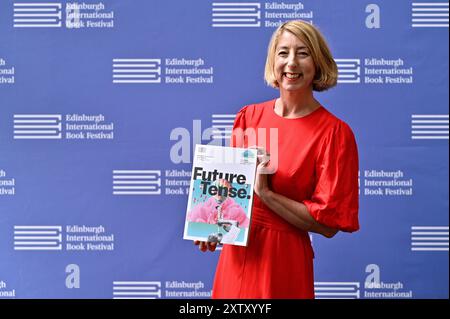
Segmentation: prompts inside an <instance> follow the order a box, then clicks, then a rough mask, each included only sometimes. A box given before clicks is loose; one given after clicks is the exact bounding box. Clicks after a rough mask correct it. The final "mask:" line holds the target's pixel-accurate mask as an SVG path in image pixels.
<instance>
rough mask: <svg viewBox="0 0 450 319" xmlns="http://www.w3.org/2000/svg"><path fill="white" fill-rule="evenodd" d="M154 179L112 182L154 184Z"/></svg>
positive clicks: (115, 182)
mask: <svg viewBox="0 0 450 319" xmlns="http://www.w3.org/2000/svg"><path fill="white" fill-rule="evenodd" d="M154 183H155V181H113V184H119V185H120V184H154Z"/></svg>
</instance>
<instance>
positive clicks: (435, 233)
mask: <svg viewBox="0 0 450 319" xmlns="http://www.w3.org/2000/svg"><path fill="white" fill-rule="evenodd" d="M448 233H449V232H439V231H437V232H424V231H413V232H411V235H447V236H448Z"/></svg>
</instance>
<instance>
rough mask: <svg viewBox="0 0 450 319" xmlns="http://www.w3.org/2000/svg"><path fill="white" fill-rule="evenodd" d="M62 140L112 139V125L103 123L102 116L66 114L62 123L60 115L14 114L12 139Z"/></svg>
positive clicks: (103, 117)
mask: <svg viewBox="0 0 450 319" xmlns="http://www.w3.org/2000/svg"><path fill="white" fill-rule="evenodd" d="M63 124H64V125H63ZM63 128H64V129H65V132H64V134H63V133H62V130H63ZM63 138H65V139H67V140H85V139H86V140H107V139H114V123H112V122H110V123H105V116H104V115H103V114H98V115H86V114H66V115H65V116H64V122H63V115H62V114H14V139H63Z"/></svg>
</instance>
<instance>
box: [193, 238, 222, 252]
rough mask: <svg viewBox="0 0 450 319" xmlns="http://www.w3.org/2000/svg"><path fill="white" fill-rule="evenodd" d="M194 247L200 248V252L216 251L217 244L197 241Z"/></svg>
mask: <svg viewBox="0 0 450 319" xmlns="http://www.w3.org/2000/svg"><path fill="white" fill-rule="evenodd" d="M194 245H196V246H198V248H199V249H200V251H203V252H205V251H207V250H209V251H215V250H216V247H217V243H213V242H210V241H200V240H195V241H194Z"/></svg>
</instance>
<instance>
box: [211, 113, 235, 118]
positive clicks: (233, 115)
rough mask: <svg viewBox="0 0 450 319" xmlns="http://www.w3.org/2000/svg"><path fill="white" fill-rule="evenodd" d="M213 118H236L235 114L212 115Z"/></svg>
mask: <svg viewBox="0 0 450 319" xmlns="http://www.w3.org/2000/svg"><path fill="white" fill-rule="evenodd" d="M212 117H213V118H222V117H233V118H234V117H236V115H235V114H213V115H212Z"/></svg>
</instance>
